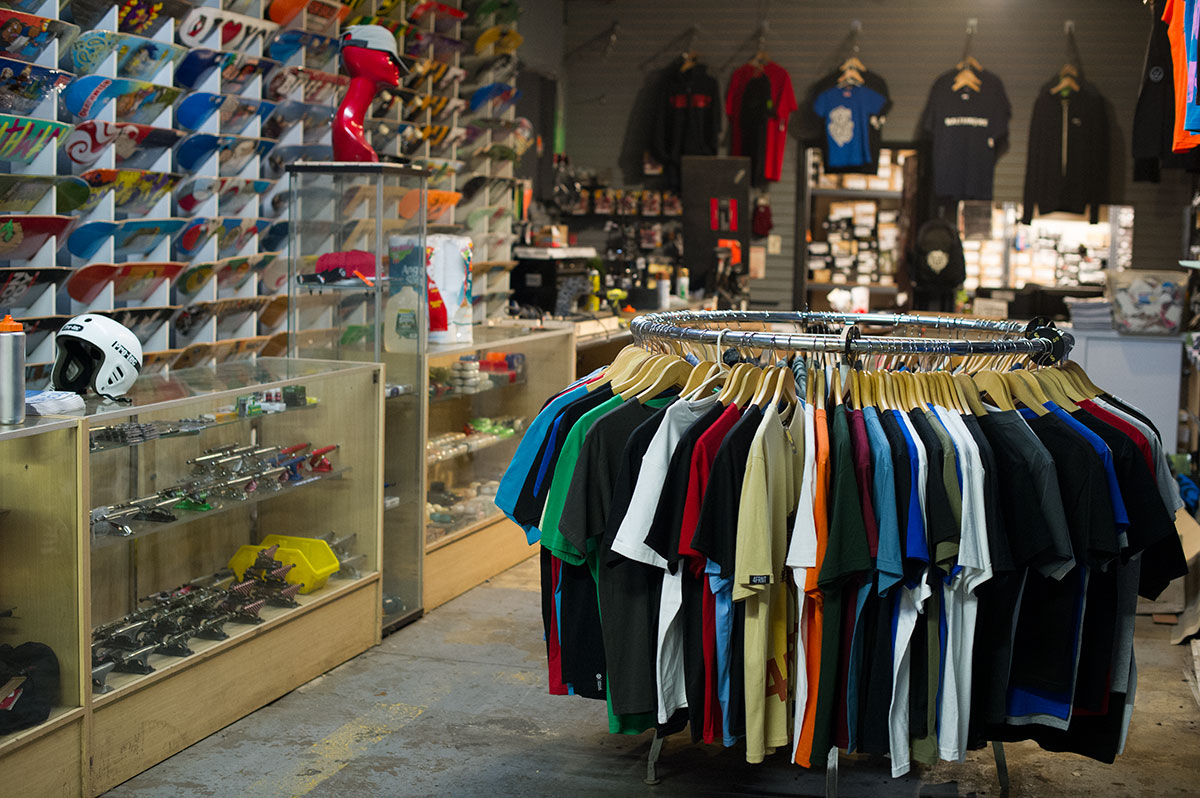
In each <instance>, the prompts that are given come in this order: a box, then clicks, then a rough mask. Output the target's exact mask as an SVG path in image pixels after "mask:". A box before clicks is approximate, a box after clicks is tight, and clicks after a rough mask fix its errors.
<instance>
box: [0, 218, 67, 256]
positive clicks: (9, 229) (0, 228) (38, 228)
mask: <svg viewBox="0 0 1200 798" xmlns="http://www.w3.org/2000/svg"><path fill="white" fill-rule="evenodd" d="M74 221H75V217H73V216H32V215H28V214H19V215H16V216H0V260H6V261H7V260H29V259H30V258H32V257H33V256H34V255H36V254H37V253H38V250H40V249H41V248H42V246H43V245H44V244H45V243H46V242H47V241H49V240H50V239H51V238H52V237H55V236H58V238H59V241H58V244H59V246H61V245H62V236H63V234H64V233H66V231H67V228H68V227H70V226H71V223H72V222H74Z"/></svg>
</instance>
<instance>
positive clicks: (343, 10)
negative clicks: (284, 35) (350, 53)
mask: <svg viewBox="0 0 1200 798" xmlns="http://www.w3.org/2000/svg"><path fill="white" fill-rule="evenodd" d="M301 11H307V12H308V15H307V17H306V18H305V20H306V21H305V24H306V26H307V27H308V28H309V29H310V30H313V31H316V32H317V33H330V32H337V24H338V23H339V22H341V21H342V20H344V19H345V18H346V17H347V16H348V15H349V13H350V8H349V7H348V6H344V5H342V4H341V3H335V2H332V1H331V0H271V4H270V5H269V6H268V7H267V18H268V19H270V20H271V21H272V22H276V23H278V24H279V25H282V26H284V27H286V26H288V25H290V24H291V23H292V21H293V20H294V19H295V18H296V17H298V16H300V12H301Z"/></svg>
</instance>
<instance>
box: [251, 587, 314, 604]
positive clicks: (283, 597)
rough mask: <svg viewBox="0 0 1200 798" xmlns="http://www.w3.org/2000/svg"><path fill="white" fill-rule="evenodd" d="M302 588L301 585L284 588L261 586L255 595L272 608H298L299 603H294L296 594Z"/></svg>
mask: <svg viewBox="0 0 1200 798" xmlns="http://www.w3.org/2000/svg"><path fill="white" fill-rule="evenodd" d="M302 587H304V585H302V584H294V585H287V586H286V587H276V586H267V585H262V586H260V588H259V589H258V590H257V591H256V595H257V596H258V597H259V598H262V599H265V600H266V602H267V604H270V605H271V606H272V607H299V606H300V602H298V601H296V594H297V593H299V592H300V588H302Z"/></svg>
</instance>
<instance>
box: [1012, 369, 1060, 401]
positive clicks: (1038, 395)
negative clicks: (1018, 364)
mask: <svg viewBox="0 0 1200 798" xmlns="http://www.w3.org/2000/svg"><path fill="white" fill-rule="evenodd" d="M1011 373H1012V375H1013V376H1014V377H1016V378H1017V379H1019V380H1020V381H1021V382H1023V383H1025V384H1026V385H1028V386H1029V392H1030V393H1031V394H1033V396H1034V398H1035V399H1037V400H1038V401H1039V402H1041V403H1042V404H1046V403H1047V402H1050V401H1052V400H1051V399H1050V396H1049V394H1047V393H1046V391H1045V389H1044V388H1043V387H1042V383H1041V382H1039V381H1038V379H1037V378H1036V377H1034V376H1033V372H1031V371H1030V370H1029V369H1017V370H1016V371H1013V372H1011ZM1055 404H1057V402H1056V403H1055Z"/></svg>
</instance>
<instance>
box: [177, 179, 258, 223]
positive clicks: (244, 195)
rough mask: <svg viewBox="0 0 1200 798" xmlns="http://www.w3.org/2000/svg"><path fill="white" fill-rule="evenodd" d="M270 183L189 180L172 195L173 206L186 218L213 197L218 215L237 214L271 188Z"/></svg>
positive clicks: (236, 180)
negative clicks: (173, 197) (219, 212)
mask: <svg viewBox="0 0 1200 798" xmlns="http://www.w3.org/2000/svg"><path fill="white" fill-rule="evenodd" d="M274 185H275V183H274V182H273V181H271V180H254V179H253V178H243V177H193V178H190V179H188V180H187V181H185V182H184V183H183V184H181V185H180V186H179V187H178V189H177V190H176V192H175V204H176V206H177V207H178V208H179V212H180V213H181V214H183V215H186V216H190V215H192V214H193V213H195V212H196V211H197V209H198V208H199V207H200V205H202V204H203V203H204V202H206V201H208V200H209V199H210V198H212V197H214V196H215V197H217V204H218V208H219V210H220V211H221V212H222V213H227V214H236V213H241V212H242V210H243V209H245V207H246V205H247V204H249V202H250V201H251V200H253V199H255V198H257V197H259V196H261V195H263V194H265V193H266V192H268V191H270V190H271V188H272V187H274Z"/></svg>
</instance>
